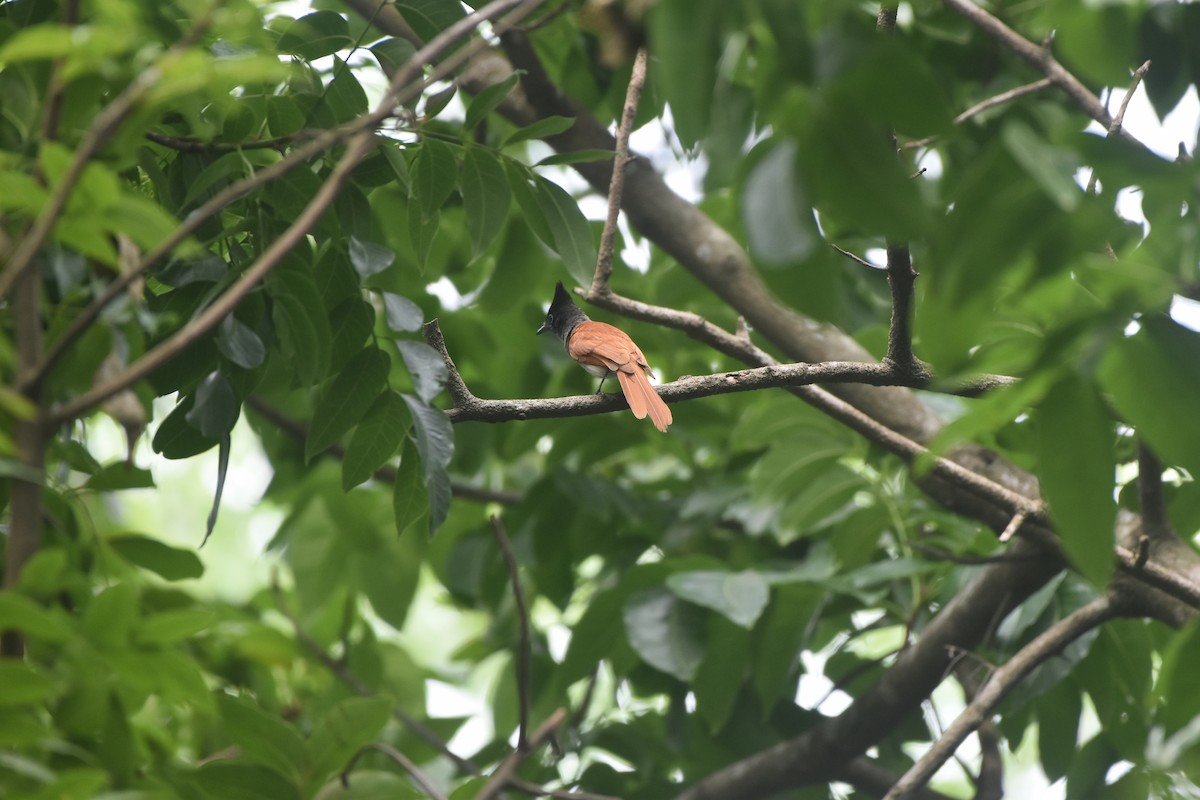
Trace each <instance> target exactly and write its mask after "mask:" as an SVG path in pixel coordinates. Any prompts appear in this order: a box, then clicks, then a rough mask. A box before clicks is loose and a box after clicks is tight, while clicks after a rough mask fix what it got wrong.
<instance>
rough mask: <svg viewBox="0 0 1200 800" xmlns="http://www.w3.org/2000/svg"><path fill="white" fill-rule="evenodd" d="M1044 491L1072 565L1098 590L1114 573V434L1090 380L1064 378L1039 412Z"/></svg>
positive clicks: (1073, 376) (1043, 403)
mask: <svg viewBox="0 0 1200 800" xmlns="http://www.w3.org/2000/svg"><path fill="white" fill-rule="evenodd" d="M1036 420H1037V432H1038V469H1037V474H1038V478H1039V480H1040V482H1041V487H1042V492H1043V493H1044V494H1045V496H1046V500H1047V502H1048V503H1049V504H1050V513H1051V516H1052V517H1053V518H1054V522H1055V527H1056V529H1057V530H1058V533H1059V537H1060V538H1061V540H1062V543H1063V547H1064V548H1065V549H1066V551H1067V555H1069V556H1070V558H1071V561H1072V562H1073V563H1074V564H1075V566H1076V567H1078V568H1079V570H1080V572H1082V573H1083V574H1084V576H1085V577H1087V578H1088V579H1089V580H1090V581H1092V582H1093V583H1094V584H1095V585H1096V586H1106V585H1108V579H1109V577H1110V576H1111V575H1112V570H1113V553H1112V546H1113V522H1114V520H1115V519H1116V513H1117V508H1116V502H1115V501H1114V499H1113V483H1114V481H1115V480H1116V463H1115V456H1114V454H1113V444H1114V436H1115V433H1114V431H1113V425H1112V422H1111V421H1110V420H1109V417H1108V412H1107V411H1106V410H1105V408H1104V403H1103V401H1102V400H1101V399H1100V397H1099V395H1098V394H1097V393H1096V390H1095V389H1094V388H1093V387H1092V385H1091V383H1090V382H1089V381H1086V380H1084V379H1083V378H1080V377H1079V376H1077V375H1068V376H1067V377H1066V378H1064V379H1063V380H1061V381H1059V383H1058V384H1057V385H1056V386H1054V388H1052V389H1051V390H1050V391H1049V393H1048V394H1047V395H1046V397H1045V398H1043V400H1042V405H1041V407H1040V408H1039V409H1038V411H1037V416H1036Z"/></svg>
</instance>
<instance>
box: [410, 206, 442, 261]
mask: <svg viewBox="0 0 1200 800" xmlns="http://www.w3.org/2000/svg"><path fill="white" fill-rule="evenodd" d="M441 220H442V215H441V212H439V211H435V212H433V215H432V216H430V217H423V216H422V215H421V213H420V212H419V211H417V210H416V209H415V208H413V207H412V206H411V205H410V206H409V209H408V236H409V239H410V240H411V241H412V248H413V254H414V255H416V257H417V266H418V267H419V268H420V269H421V270H424V269H425V265H426V264H427V263H429V254H430V253H431V252H432V251H433V240H434V239H435V238H437V232H438V228H439V227H441Z"/></svg>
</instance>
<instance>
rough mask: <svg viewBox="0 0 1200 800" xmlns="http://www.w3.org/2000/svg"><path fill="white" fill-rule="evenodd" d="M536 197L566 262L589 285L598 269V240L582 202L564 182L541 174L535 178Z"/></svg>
mask: <svg viewBox="0 0 1200 800" xmlns="http://www.w3.org/2000/svg"><path fill="white" fill-rule="evenodd" d="M535 197H536V200H537V205H538V210H539V211H540V212H541V215H542V218H543V219H544V220H545V221H546V225H547V227H549V228H550V231H551V234H552V235H553V237H554V244H553V247H554V250H555V251H556V252H557V253H558V254H559V255H560V256H562V260H563V265H564V266H565V267H566V268H567V271H568V272H569V273H571V277H573V278H575V280H576V281H578V282H579V283H581V284H583V285H589V284H590V283H591V281H592V273H593V272H594V271H595V269H596V242H595V239H593V238H592V230H591V228H590V227H589V226H588V222H587V220H586V219H585V218H584V216H583V213H582V212H580V210H579V205H578V204H577V203H576V202H575V200H574V198H572V197H571V195H569V194H567V192H566V191H565V190H564V189H563V188H562V187H561V186H559V185H558V184H556V183H553V182H551V181H548V180H546V179H545V178H541V177H539V178H538V179H537V182H536V186H535Z"/></svg>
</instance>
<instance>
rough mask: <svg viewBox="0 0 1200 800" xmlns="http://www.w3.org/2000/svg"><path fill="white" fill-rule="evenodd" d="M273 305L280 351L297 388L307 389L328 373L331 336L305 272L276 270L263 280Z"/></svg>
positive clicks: (321, 305)
mask: <svg viewBox="0 0 1200 800" xmlns="http://www.w3.org/2000/svg"><path fill="white" fill-rule="evenodd" d="M267 288H268V290H269V292H270V294H271V299H272V300H273V301H274V321H275V330H276V331H277V332H278V334H279V345H280V350H281V351H282V352H283V357H284V359H285V360H286V361H287V363H288V365H289V366H290V367H291V374H292V376H293V378H294V379H295V380H296V382H297V385H300V386H311V385H312V384H314V383H316V382H318V381H320V380H321V379H323V378H324V377H325V376H326V375H327V374H328V373H329V363H330V362H329V353H330V342H331V341H332V340H333V333H332V331H331V329H330V327H329V317H328V314H327V312H326V310H325V304H324V303H323V302H322V300H321V293H320V292H319V291H318V290H317V285H316V283H315V282H314V281H313V279H312V278H311V277H310V276H309V274H308V273H307V272H305V271H304V270H302V269H299V268H283V269H276V270H275V271H274V272H272V273H271V276H270V278H268V280H267Z"/></svg>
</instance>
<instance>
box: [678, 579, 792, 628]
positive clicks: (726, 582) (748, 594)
mask: <svg viewBox="0 0 1200 800" xmlns="http://www.w3.org/2000/svg"><path fill="white" fill-rule="evenodd" d="M667 588H669V589H670V590H671V591H672V592H674V593H675V595H676V596H678V597H680V598H682V599H684V600H687V601H688V602H691V603H695V604H696V605H701V606H704V607H706V608H711V609H712V610H714V611H717V612H719V613H720V614H722V615H724V616H725V617H727V618H728V619H729V621H730V622H733V623H734V624H736V625H740V626H742V627H743V628H752V627H754V623H755V622H756V621H757V620H758V617H759V615H761V614H762V612H763V609H764V608H766V607H767V601H768V600H769V599H770V589H769V588H768V586H767V582H766V581H765V580H763V578H762V576H761V575H759V574H758V573H757V572H751V571H749V570H743V571H742V572H678V573H675V574H674V575H672V576H670V577H669V578H667Z"/></svg>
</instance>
